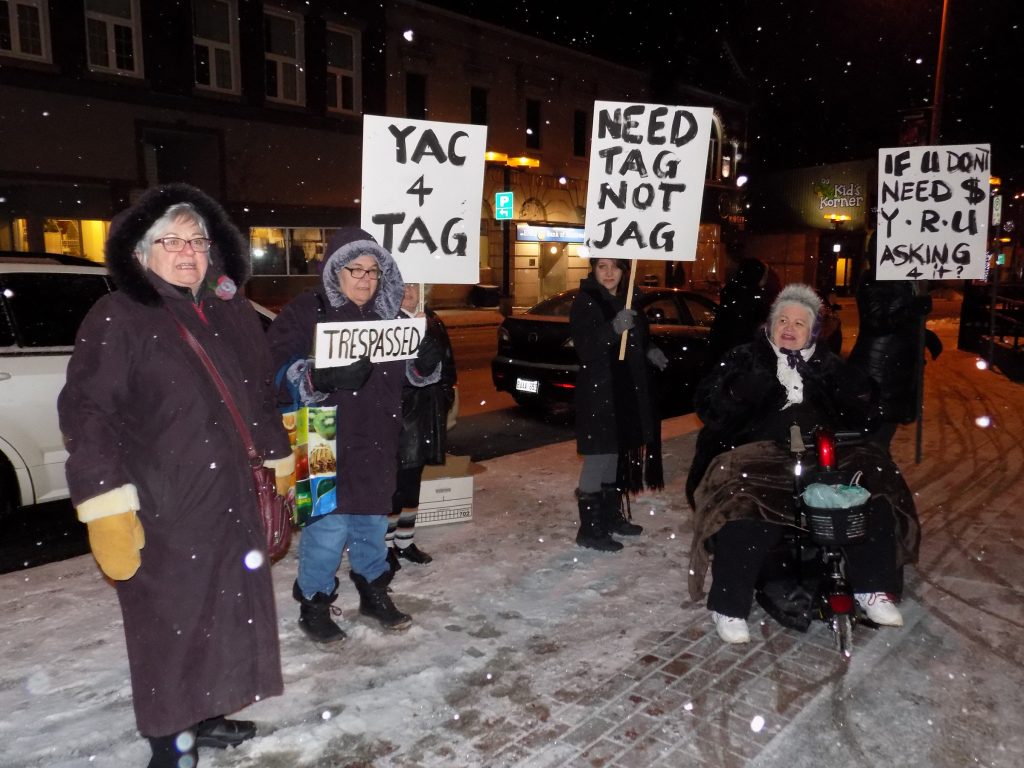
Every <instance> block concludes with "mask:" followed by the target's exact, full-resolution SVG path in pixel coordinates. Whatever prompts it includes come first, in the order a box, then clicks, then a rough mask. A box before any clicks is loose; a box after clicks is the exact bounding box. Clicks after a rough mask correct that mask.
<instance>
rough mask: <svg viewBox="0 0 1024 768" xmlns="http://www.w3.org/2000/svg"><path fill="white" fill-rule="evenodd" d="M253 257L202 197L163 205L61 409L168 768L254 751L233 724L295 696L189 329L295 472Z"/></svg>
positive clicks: (265, 574)
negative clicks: (202, 754) (215, 750)
mask: <svg viewBox="0 0 1024 768" xmlns="http://www.w3.org/2000/svg"><path fill="white" fill-rule="evenodd" d="M246 254H247V249H246V247H245V243H244V241H243V240H242V237H241V235H240V234H239V232H238V230H237V229H235V227H234V226H233V225H232V224H231V222H230V221H229V220H228V217H227V215H226V213H225V212H224V210H223V209H222V208H221V207H220V205H218V204H217V203H216V202H215V201H213V200H212V199H211V198H209V197H208V196H207V195H206V194H204V193H203V192H201V191H199V190H198V189H195V188H193V187H190V186H187V185H185V184H169V185H166V186H162V187H159V188H155V189H152V190H150V191H149V192H147V193H146V194H145V195H143V196H142V198H141V199H140V200H139V201H138V203H137V204H136V205H134V206H132V207H131V208H130V209H128V210H127V211H125V212H123V213H122V214H119V215H118V216H117V217H116V218H115V220H114V222H113V225H112V227H111V230H110V235H109V238H108V239H107V246H106V259H107V268H108V270H109V272H110V276H111V278H112V280H113V281H114V283H115V285H116V286H117V288H118V290H117V291H116V292H114V293H112V294H110V295H108V296H106V297H104V298H102V299H100V301H99V302H97V304H96V305H95V306H94V307H93V309H92V311H90V313H89V314H88V316H87V317H86V318H85V320H84V322H83V323H82V326H81V328H80V329H79V332H78V337H77V341H76V344H75V350H74V354H73V355H72V357H71V362H70V364H69V366H68V374H67V384H66V385H65V387H64V389H63V391H62V392H61V394H60V397H59V400H58V411H59V415H60V424H61V429H62V431H63V433H64V435H65V439H66V443H67V448H68V454H69V457H68V461H67V476H68V484H69V487H70V489H71V499H72V501H73V502H74V504H75V506H76V507H77V510H78V516H79V519H80V520H82V522H84V523H86V524H87V526H88V530H89V543H90V545H91V547H92V551H93V554H94V556H95V558H96V560H97V562H98V563H99V566H100V568H101V569H102V570H103V572H104V573H105V574H106V575H107V576H108V577H110V578H111V579H113V580H114V583H115V586H116V587H117V595H118V598H119V600H120V603H121V611H122V615H123V617H124V633H125V639H126V643H127V649H128V662H129V667H130V669H131V679H132V693H133V701H134V705H135V714H136V720H137V723H138V728H139V731H140V733H142V735H143V736H146V737H148V738H149V740H150V743H151V746H152V749H153V758H152V761H151V762H150V764H149V765H150V766H151V768H157V767H158V766H177V765H179V762H178V761H179V759H182V758H183V756H185V758H188V757H190V758H191V760H192V762H191V764H192V765H195V760H197V757H198V756H197V751H196V748H197V746H212V747H227V746H234V745H235V744H238V743H240V742H241V741H244V740H245V739H247V738H251V737H252V736H253V735H254V734H255V731H256V729H255V726H254V724H253V723H252V722H249V721H239V720H226V719H224V717H223V716H224V715H225V714H228V713H231V712H235V711H237V710H239V709H241V708H243V707H245V706H247V705H248V704H250V703H252V702H254V701H256V700H258V699H264V698H267V697H268V696H274V695H277V694H280V693H281V692H282V679H281V662H280V657H279V651H278V637H277V618H276V614H275V608H274V593H273V586H272V583H271V577H270V562H269V561H268V559H267V558H266V551H265V544H264V533H263V528H262V521H261V518H260V513H259V510H258V508H257V505H256V496H255V493H254V490H253V475H252V471H251V469H250V466H249V460H248V458H247V455H246V450H245V446H244V445H243V441H242V438H241V437H240V436H239V434H238V432H237V430H236V428H235V423H234V421H233V419H232V418H231V416H230V415H229V414H228V412H227V410H226V409H225V407H224V404H223V402H222V401H221V397H220V395H219V394H218V391H217V389H216V387H215V385H214V383H213V381H212V379H211V378H210V375H209V373H208V372H207V370H206V369H205V368H204V367H203V364H202V363H201V362H200V360H199V358H198V356H197V355H196V353H195V352H194V351H193V350H192V349H191V348H189V346H187V344H186V343H185V341H184V340H183V339H182V338H181V336H180V335H179V330H178V326H177V325H176V323H175V321H176V320H177V321H178V322H180V323H181V324H183V325H184V326H185V327H186V328H187V329H188V330H189V331H191V333H192V334H193V335H194V336H195V337H196V339H197V340H198V341H199V343H200V344H201V345H202V346H203V347H204V348H205V350H206V352H207V353H208V354H209V356H210V357H211V358H212V360H213V363H214V365H215V366H216V368H217V370H218V372H219V373H220V375H221V377H222V378H223V379H224V381H225V383H226V385H227V387H228V388H229V390H230V392H231V394H232V396H233V398H234V400H235V402H236V405H237V407H238V409H239V411H240V412H241V413H242V415H243V418H245V419H246V421H247V422H248V424H249V425H250V430H251V432H252V437H253V440H254V442H255V445H256V449H257V450H258V451H259V453H260V454H261V455H262V456H263V457H264V463H265V464H267V465H268V466H271V467H272V468H274V469H275V470H276V472H277V474H278V478H279V487H287V485H288V482H289V479H290V478H289V477H288V475H290V474H291V473H292V472H293V470H294V459H293V458H292V455H291V449H290V447H289V444H288V437H287V434H286V433H285V431H284V429H283V427H282V425H281V418H280V415H279V413H278V411H277V410H276V405H275V402H274V396H273V389H272V368H271V362H270V354H269V350H268V347H267V345H266V342H265V339H264V333H263V330H262V327H261V325H260V322H259V319H258V317H257V315H256V313H255V311H254V310H253V308H252V305H251V304H250V303H249V302H248V300H247V299H246V298H245V297H244V296H243V295H242V293H241V292H240V291H239V286H241V285H242V283H244V282H245V280H246V278H247V277H248V261H247V257H246Z"/></svg>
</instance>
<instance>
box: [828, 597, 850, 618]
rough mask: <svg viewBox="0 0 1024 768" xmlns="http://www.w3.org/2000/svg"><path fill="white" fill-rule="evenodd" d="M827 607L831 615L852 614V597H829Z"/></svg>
mask: <svg viewBox="0 0 1024 768" xmlns="http://www.w3.org/2000/svg"><path fill="white" fill-rule="evenodd" d="M828 607H829V608H831V609H832V613H853V597H852V596H851V595H845V594H839V595H829V596H828Z"/></svg>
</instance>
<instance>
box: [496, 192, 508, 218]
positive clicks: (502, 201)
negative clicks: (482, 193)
mask: <svg viewBox="0 0 1024 768" xmlns="http://www.w3.org/2000/svg"><path fill="white" fill-rule="evenodd" d="M494 218H495V219H496V220H498V221H507V220H510V219H511V218H512V193H511V192H495V193H494Z"/></svg>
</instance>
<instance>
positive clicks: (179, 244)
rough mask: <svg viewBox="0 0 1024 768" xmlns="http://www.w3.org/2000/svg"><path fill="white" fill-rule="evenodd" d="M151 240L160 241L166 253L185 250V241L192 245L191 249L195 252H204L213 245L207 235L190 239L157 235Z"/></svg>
mask: <svg viewBox="0 0 1024 768" xmlns="http://www.w3.org/2000/svg"><path fill="white" fill-rule="evenodd" d="M153 242H154V243H160V245H162V246H163V247H164V250H165V251H167V252H168V253H179V252H180V251H183V250H185V243H188V244H189V245H190V246H192V250H193V251H195V252H196V253H206V252H207V251H208V250H210V246H211V245H213V241H212V240H211V239H210V238H208V237H193V238H192V239H191V240H185V239H184V238H181V237H159V238H157V239H156V240H154V241H153Z"/></svg>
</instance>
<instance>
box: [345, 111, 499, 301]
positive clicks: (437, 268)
mask: <svg viewBox="0 0 1024 768" xmlns="http://www.w3.org/2000/svg"><path fill="white" fill-rule="evenodd" d="M486 145H487V127H486V126H483V125H466V124H462V123H443V122H436V121H428V120H409V119H406V118H400V117H381V116H379V115H366V116H365V117H364V118H363V196H362V210H361V214H360V221H361V222H362V227H363V229H365V230H366V231H367V232H369V233H370V234H371V235H373V236H374V237H375V238H376V239H377V242H379V243H380V244H381V245H383V246H384V248H385V249H387V250H388V251H390V252H391V255H392V256H394V257H395V261H396V262H397V263H398V268H399V269H400V270H401V271H402V279H404V280H405V281H406V282H407V283H463V284H465V283H477V282H479V281H480V197H481V196H482V195H483V189H484V162H485V161H484V154H485V152H486Z"/></svg>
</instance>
